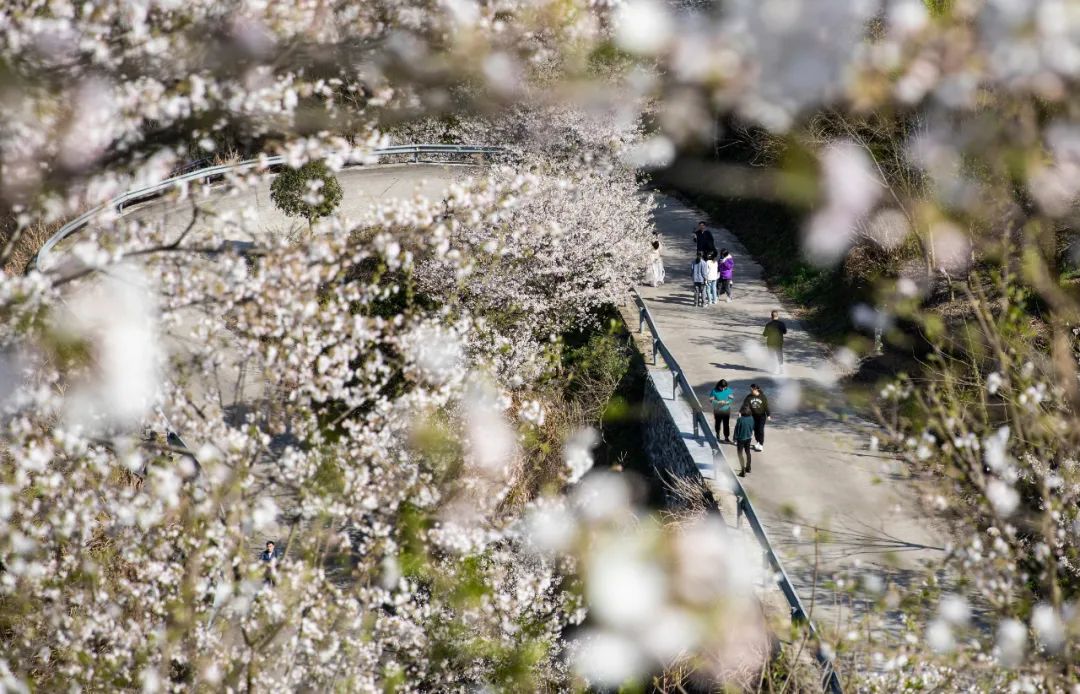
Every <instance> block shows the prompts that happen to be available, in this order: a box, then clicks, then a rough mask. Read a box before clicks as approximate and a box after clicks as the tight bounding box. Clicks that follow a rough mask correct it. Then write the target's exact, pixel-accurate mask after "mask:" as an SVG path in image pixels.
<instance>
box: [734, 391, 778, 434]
mask: <svg viewBox="0 0 1080 694" xmlns="http://www.w3.org/2000/svg"><path fill="white" fill-rule="evenodd" d="M739 409H740V411H742V410H749V412H750V416H751V417H753V419H754V439H755V440H756V442H757V446H755V448H754V450H757V451H763V450H765V422H767V421H768V420H769V419H771V418H772V414H771V413H770V412H769V399H768V398H767V397H765V393H763V392H762V390H761V387H760V386H758V384H756V383H751V384H750V394H749V395H747V396H746V398H745V399H744V400H743V402H742V407H741V408H739Z"/></svg>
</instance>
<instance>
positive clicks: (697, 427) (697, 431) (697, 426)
mask: <svg viewBox="0 0 1080 694" xmlns="http://www.w3.org/2000/svg"><path fill="white" fill-rule="evenodd" d="M701 416H702V417H704V416H705V415H701ZM700 433H701V422H699V421H698V413H697V412H695V413H694V436H697V435H698V434H700Z"/></svg>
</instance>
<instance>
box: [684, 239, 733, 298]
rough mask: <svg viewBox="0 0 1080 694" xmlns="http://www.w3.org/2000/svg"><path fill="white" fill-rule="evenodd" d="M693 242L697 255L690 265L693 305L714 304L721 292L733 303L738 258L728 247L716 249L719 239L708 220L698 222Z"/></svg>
mask: <svg viewBox="0 0 1080 694" xmlns="http://www.w3.org/2000/svg"><path fill="white" fill-rule="evenodd" d="M694 245H695V246H696V252H697V257H696V258H695V259H694V263H693V265H691V266H690V274H691V276H692V278H693V280H694V306H710V305H712V304H715V303H716V302H717V300H718V299H719V295H720V294H726V295H727V302H728V303H730V302H731V286H732V278H733V277H734V275H735V259H734V258H732V257H731V253H729V252H728V249H726V248H722V249H720V250H719V251H717V250H716V240H715V239H714V238H713V235H712V232H711V231H709V229H708V227H707V226H706V225H705V222H698V227H697V229H696V230H695V231H694ZM717 285H719V286H717ZM718 289H719V292H718V291H717V290H718Z"/></svg>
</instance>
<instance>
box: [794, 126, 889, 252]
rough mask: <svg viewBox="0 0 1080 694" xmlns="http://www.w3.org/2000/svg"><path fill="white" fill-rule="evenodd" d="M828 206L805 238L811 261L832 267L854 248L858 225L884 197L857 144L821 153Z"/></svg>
mask: <svg viewBox="0 0 1080 694" xmlns="http://www.w3.org/2000/svg"><path fill="white" fill-rule="evenodd" d="M821 168H822V173H823V175H824V179H825V195H826V198H825V206H824V207H823V208H822V209H821V210H819V211H818V212H816V213H815V214H814V216H813V217H812V218H811V220H810V222H809V224H808V225H807V227H806V229H805V233H804V237H803V251H804V253H805V254H806V257H807V259H809V260H810V261H811V262H813V263H816V264H818V265H823V266H828V265H833V264H835V263H836V262H837V261H839V260H840V259H841V258H842V257H843V256H844V254H845V253H846V252H847V250H848V248H849V247H850V246H851V243H852V241H853V240H854V237H855V232H856V230H857V228H858V226H859V225H860V224H861V223H862V221H863V218H864V217H865V216H866V215H867V214H868V213H869V212H870V210H871V208H872V207H873V205H874V203H875V202H876V201H877V199H878V197H879V196H880V194H881V189H882V185H881V182H880V181H878V179H877V176H876V175H875V174H874V172H873V170H872V168H871V162H870V159H869V157H868V156H867V154H866V152H865V151H864V150H863V149H862V148H860V147H859V146H858V145H856V144H855V143H853V142H838V143H835V144H832V145H829V146H828V147H827V148H826V149H825V151H824V152H823V153H822V154H821Z"/></svg>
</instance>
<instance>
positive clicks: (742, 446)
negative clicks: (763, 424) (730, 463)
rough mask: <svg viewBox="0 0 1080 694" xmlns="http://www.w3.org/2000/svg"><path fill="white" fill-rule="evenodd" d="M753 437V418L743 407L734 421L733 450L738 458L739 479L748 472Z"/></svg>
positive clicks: (745, 407) (748, 409)
mask: <svg viewBox="0 0 1080 694" xmlns="http://www.w3.org/2000/svg"><path fill="white" fill-rule="evenodd" d="M753 436H754V418H753V417H752V416H751V414H750V408H749V407H747V406H746V405H743V406H742V409H741V410H739V418H738V419H736V420H735V450H736V452H737V453H738V456H739V477H746V473H748V472H750V451H751V450H752V449H753V447H752V446H751V442H752V441H753Z"/></svg>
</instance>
